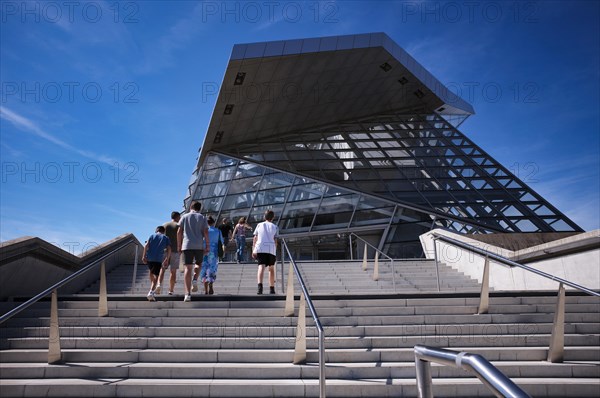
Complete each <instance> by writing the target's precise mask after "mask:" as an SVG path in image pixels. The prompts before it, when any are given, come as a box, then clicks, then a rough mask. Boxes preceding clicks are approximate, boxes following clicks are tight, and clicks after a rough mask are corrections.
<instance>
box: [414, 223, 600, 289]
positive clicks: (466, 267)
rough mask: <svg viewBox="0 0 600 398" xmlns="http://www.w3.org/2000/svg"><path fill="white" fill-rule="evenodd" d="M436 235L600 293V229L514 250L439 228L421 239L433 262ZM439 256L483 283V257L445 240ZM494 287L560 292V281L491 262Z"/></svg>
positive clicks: (492, 285)
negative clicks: (434, 237)
mask: <svg viewBox="0 0 600 398" xmlns="http://www.w3.org/2000/svg"><path fill="white" fill-rule="evenodd" d="M434 233H435V234H439V235H443V236H447V237H449V238H452V239H455V240H458V241H461V242H463V243H466V244H469V245H472V246H475V247H477V248H480V249H484V250H487V251H489V252H492V253H494V254H497V255H500V256H503V257H505V258H507V259H509V260H512V261H515V262H520V263H525V262H526V261H527V263H526V265H527V266H529V267H532V268H535V269H537V270H540V271H543V272H546V273H548V274H551V275H554V276H557V277H559V278H563V279H566V280H568V281H570V282H574V283H577V284H579V285H581V286H583V287H586V288H588V289H592V290H600V230H595V231H591V232H585V233H581V234H578V235H574V236H570V237H568V238H565V239H559V240H556V241H553V242H548V243H544V244H542V245H538V246H534V247H530V248H527V249H523V250H518V251H511V250H507V249H503V248H501V247H498V246H493V245H491V244H486V243H483V242H479V241H476V240H474V239H471V238H469V237H468V236H466V235H460V234H456V233H454V232H450V231H446V230H442V229H436V230H433V231H430V232H428V233H425V234H423V235H421V236H420V240H421V244H422V246H423V250H424V252H425V255H426V257H427V258H431V259H433V258H434V247H433V245H434V243H433V236H434ZM578 247H579V248H581V250H580V251H578V250H577V248H578ZM437 254H438V259H439V261H441V262H443V263H445V264H447V265H449V266H451V267H452V268H455V269H456V270H458V271H460V272H463V273H464V274H465V275H468V276H470V277H471V278H474V279H477V280H478V281H479V282H481V280H482V275H483V267H484V263H485V259H484V257H483V256H481V255H479V254H475V253H472V252H470V251H467V250H465V249H462V248H459V247H456V246H453V245H452V244H449V243H446V242H443V241H441V240H438V242H437ZM536 259H537V260H536ZM490 288H492V289H494V290H497V291H503V290H505V291H512V290H557V289H558V282H554V281H552V280H550V279H547V278H544V277H542V276H538V275H536V274H534V273H532V272H529V271H526V270H523V269H520V268H516V267H509V266H506V265H504V264H501V263H499V262H496V261H494V260H490Z"/></svg>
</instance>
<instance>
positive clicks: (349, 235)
mask: <svg viewBox="0 0 600 398" xmlns="http://www.w3.org/2000/svg"><path fill="white" fill-rule="evenodd" d="M348 241H349V244H348V247H349V248H350V260H354V253H353V250H352V234H348ZM357 255H358V253H357Z"/></svg>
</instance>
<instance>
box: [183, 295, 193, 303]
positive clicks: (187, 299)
mask: <svg viewBox="0 0 600 398" xmlns="http://www.w3.org/2000/svg"><path fill="white" fill-rule="evenodd" d="M183 301H185V302H188V301H192V296H190V295H189V294H186V295H185V297H184V298H183Z"/></svg>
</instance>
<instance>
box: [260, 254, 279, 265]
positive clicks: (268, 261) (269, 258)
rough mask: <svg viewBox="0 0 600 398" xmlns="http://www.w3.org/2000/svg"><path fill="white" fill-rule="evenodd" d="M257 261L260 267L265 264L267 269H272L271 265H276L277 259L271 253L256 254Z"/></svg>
mask: <svg viewBox="0 0 600 398" xmlns="http://www.w3.org/2000/svg"><path fill="white" fill-rule="evenodd" d="M256 260H257V261H258V265H261V264H263V265H265V266H267V267H270V266H271V265H275V261H277V257H275V256H274V255H272V254H271V253H256Z"/></svg>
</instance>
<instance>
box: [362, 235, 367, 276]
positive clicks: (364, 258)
mask: <svg viewBox="0 0 600 398" xmlns="http://www.w3.org/2000/svg"><path fill="white" fill-rule="evenodd" d="M362 270H363V271H366V270H367V242H365V251H364V254H363V263H362Z"/></svg>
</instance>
